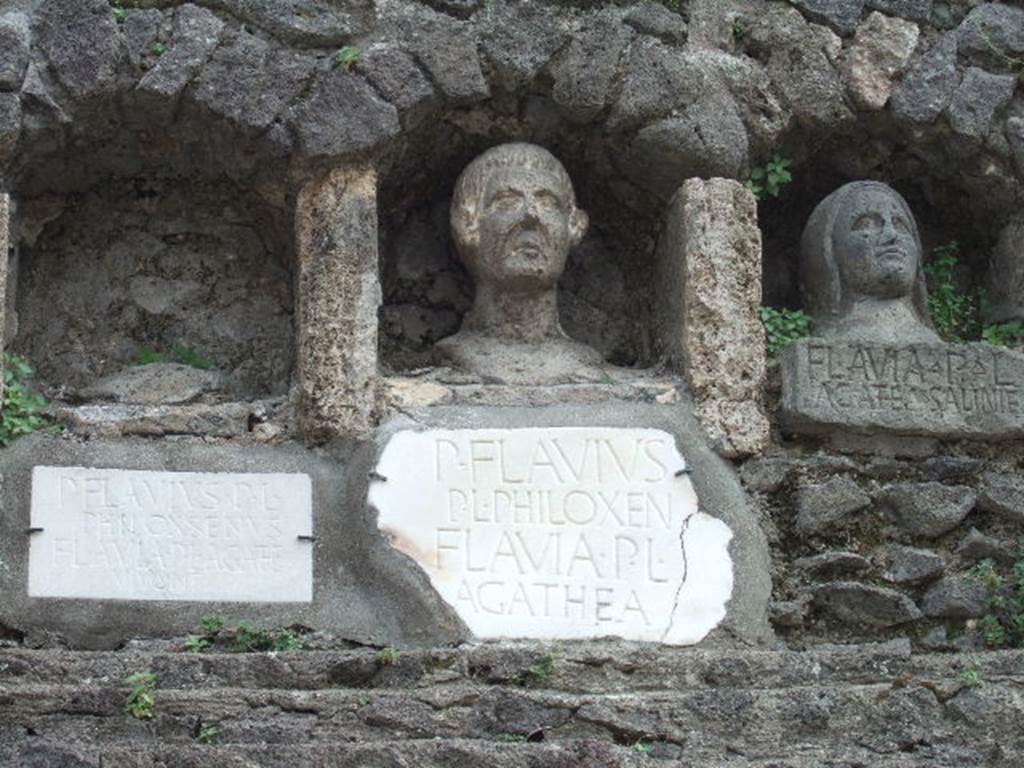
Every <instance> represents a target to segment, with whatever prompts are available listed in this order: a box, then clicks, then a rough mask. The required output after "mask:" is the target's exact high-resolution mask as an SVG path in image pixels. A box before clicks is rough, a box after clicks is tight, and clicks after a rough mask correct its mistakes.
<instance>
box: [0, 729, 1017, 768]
mask: <svg viewBox="0 0 1024 768" xmlns="http://www.w3.org/2000/svg"><path fill="white" fill-rule="evenodd" d="M835 739H836V740H835V743H833V744H830V745H827V746H824V747H819V746H808V747H804V746H799V745H787V746H785V747H783V748H779V749H776V750H774V751H772V752H767V753H753V752H747V753H741V752H738V751H736V750H732V751H727V752H721V751H715V750H712V749H707V748H704V747H702V746H701V745H700V744H699V743H695V744H693V745H688V746H687V748H686V749H685V750H682V749H678V748H676V749H675V750H665V749H663V748H662V747H663V745H660V744H654V745H647V744H641V745H640V746H639V747H626V746H620V745H615V744H609V743H607V742H601V741H594V740H575V741H567V742H559V743H539V744H530V743H527V744H503V743H496V742H481V741H467V740H459V739H453V740H445V741H437V740H432V739H431V740H420V741H407V742H372V743H362V744H353V743H324V744H312V745H309V744H288V745H273V744H271V745H231V746H219V745H204V744H191V745H185V744H170V745H134V744H133V745H131V746H123V745H118V744H82V743H61V742H53V741H49V740H45V739H33V740H31V741H30V742H28V743H26V744H24V745H21V746H18V747H5V746H3V745H0V764H3V765H4V766H14V767H15V768H42V767H43V766H45V767H46V768H51V767H52V768H57V767H58V766H59V768H153V766H160V768H214V767H216V768H281V766H287V768H328V767H329V768H524V766H528V767H529V768H652V767H655V766H678V767H679V768H684V767H685V768H725V767H726V766H727V767H728V768H822V767H823V766H828V767H829V768H863V767H864V766H871V767H872V768H981V766H984V767H985V768H1011V766H1017V765H1019V763H1017V762H1013V761H1014V760H1016V758H1015V757H1013V756H1009V757H1008V756H1006V755H1003V754H1000V753H999V751H998V749H996V748H994V747H991V746H990V747H989V748H986V749H981V750H978V749H972V748H947V747H936V746H931V745H927V744H925V745H921V746H920V747H919V748H917V749H915V750H913V751H908V752H896V753H892V754H879V753H878V752H875V751H873V750H871V749H868V748H866V747H863V746H861V745H858V744H853V743H849V744H847V743H844V741H843V739H842V734H836V737H835Z"/></svg>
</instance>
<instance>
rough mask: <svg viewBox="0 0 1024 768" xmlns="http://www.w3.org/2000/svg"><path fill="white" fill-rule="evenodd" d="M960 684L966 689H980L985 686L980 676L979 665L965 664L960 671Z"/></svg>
mask: <svg viewBox="0 0 1024 768" xmlns="http://www.w3.org/2000/svg"><path fill="white" fill-rule="evenodd" d="M960 682H961V683H963V684H964V685H965V686H967V687H968V688H981V686H983V685H984V684H985V680H984V679H983V678H982V676H981V665H980V664H979V663H978V662H977V661H972V662H970V663H968V664H965V665H964V668H963V669H961V670H960Z"/></svg>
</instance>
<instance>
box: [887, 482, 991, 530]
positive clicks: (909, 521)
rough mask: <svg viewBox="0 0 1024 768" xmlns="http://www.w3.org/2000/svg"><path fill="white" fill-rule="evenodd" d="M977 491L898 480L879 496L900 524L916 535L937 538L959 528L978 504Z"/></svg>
mask: <svg viewBox="0 0 1024 768" xmlns="http://www.w3.org/2000/svg"><path fill="white" fill-rule="evenodd" d="M975 498H976V495H975V493H974V491H973V490H972V489H971V488H968V487H966V486H963V485H942V483H898V484H896V485H890V486H887V487H886V488H885V489H884V490H883V491H882V493H881V495H880V496H879V497H878V502H879V504H881V505H882V506H883V507H885V508H886V509H887V511H888V513H889V517H890V518H892V520H893V522H895V523H896V524H897V525H898V526H899V527H900V528H902V529H903V530H905V531H907V532H908V533H910V534H913V535H915V536H924V537H925V538H934V537H936V536H941V535H942V534H944V533H949V531H951V530H953V529H954V528H956V527H957V526H958V525H960V523H961V522H962V521H963V519H964V518H965V517H967V514H968V513H969V512H970V511H971V509H972V508H973V507H974V501H975Z"/></svg>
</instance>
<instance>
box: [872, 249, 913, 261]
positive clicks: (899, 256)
mask: <svg viewBox="0 0 1024 768" xmlns="http://www.w3.org/2000/svg"><path fill="white" fill-rule="evenodd" d="M875 258H877V259H885V260H886V261H897V260H898V261H902V260H904V259H906V258H907V252H906V251H905V250H903V249H902V248H884V249H882V250H878V251H875Z"/></svg>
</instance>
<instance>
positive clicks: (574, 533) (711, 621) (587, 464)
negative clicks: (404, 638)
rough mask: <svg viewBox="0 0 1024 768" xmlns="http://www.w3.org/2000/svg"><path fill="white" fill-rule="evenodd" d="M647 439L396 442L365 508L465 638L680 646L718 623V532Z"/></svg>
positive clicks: (722, 540) (492, 433)
mask: <svg viewBox="0 0 1024 768" xmlns="http://www.w3.org/2000/svg"><path fill="white" fill-rule="evenodd" d="M685 469H686V464H685V461H684V460H683V457H682V456H681V455H680V454H679V452H678V450H677V448H676V445H675V440H674V439H673V437H672V436H671V435H670V434H668V433H667V432H663V431H660V430H654V429H617V428H597V427H594V428H546V429H536V428H531V429H481V430H429V431H424V432H413V431H408V432H401V433H399V434H397V435H396V436H395V437H393V438H392V439H391V441H390V442H389V443H388V444H387V446H386V447H385V449H384V451H383V453H382V455H381V458H380V461H379V463H378V466H377V474H378V475H379V476H380V478H386V479H380V478H377V479H374V480H373V481H372V484H371V486H370V493H369V500H370V503H371V504H372V505H373V506H374V507H375V508H376V510H377V511H378V513H379V518H378V526H379V528H380V530H381V531H382V532H383V533H384V535H385V536H386V537H387V538H388V539H389V540H390V542H391V544H392V545H393V546H394V547H395V548H397V549H398V550H400V551H401V552H403V553H405V554H406V555H408V556H409V557H410V558H412V560H414V561H415V562H416V563H417V564H418V565H419V566H420V567H421V568H422V569H423V570H424V571H425V572H426V573H427V575H428V576H429V577H430V581H431V583H432V584H433V586H434V588H435V589H436V590H437V591H438V593H439V594H440V595H441V597H443V598H444V600H446V601H447V602H448V603H449V604H450V605H451V606H452V607H453V608H454V609H455V611H456V612H457V613H458V615H459V616H460V617H461V618H462V620H463V621H464V622H465V623H466V625H467V626H468V627H469V629H470V630H471V631H472V632H473V633H474V634H475V635H476V636H478V637H481V638H495V637H529V638H586V637H602V636H618V637H624V638H627V639H633V640H650V641H660V642H665V643H672V644H680V645H682V644H690V643H696V642H698V641H699V640H701V639H702V638H703V637H704V636H705V635H707V633H708V632H710V631H711V630H712V629H713V628H714V627H715V626H716V625H718V623H719V622H721V620H722V619H723V618H724V617H725V605H726V603H727V602H728V600H729V597H730V595H731V593H732V584H733V571H732V561H731V559H730V556H729V550H728V544H729V541H730V539H731V538H732V532H731V531H730V530H729V528H728V527H727V526H726V525H725V523H723V522H722V521H720V520H718V519H715V518H713V517H711V516H709V515H707V514H705V513H703V512H700V511H699V509H698V500H697V496H696V493H695V491H694V487H693V483H692V481H691V478H690V477H689V475H688V474H687V473H686V472H685V471H684V470H685Z"/></svg>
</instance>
